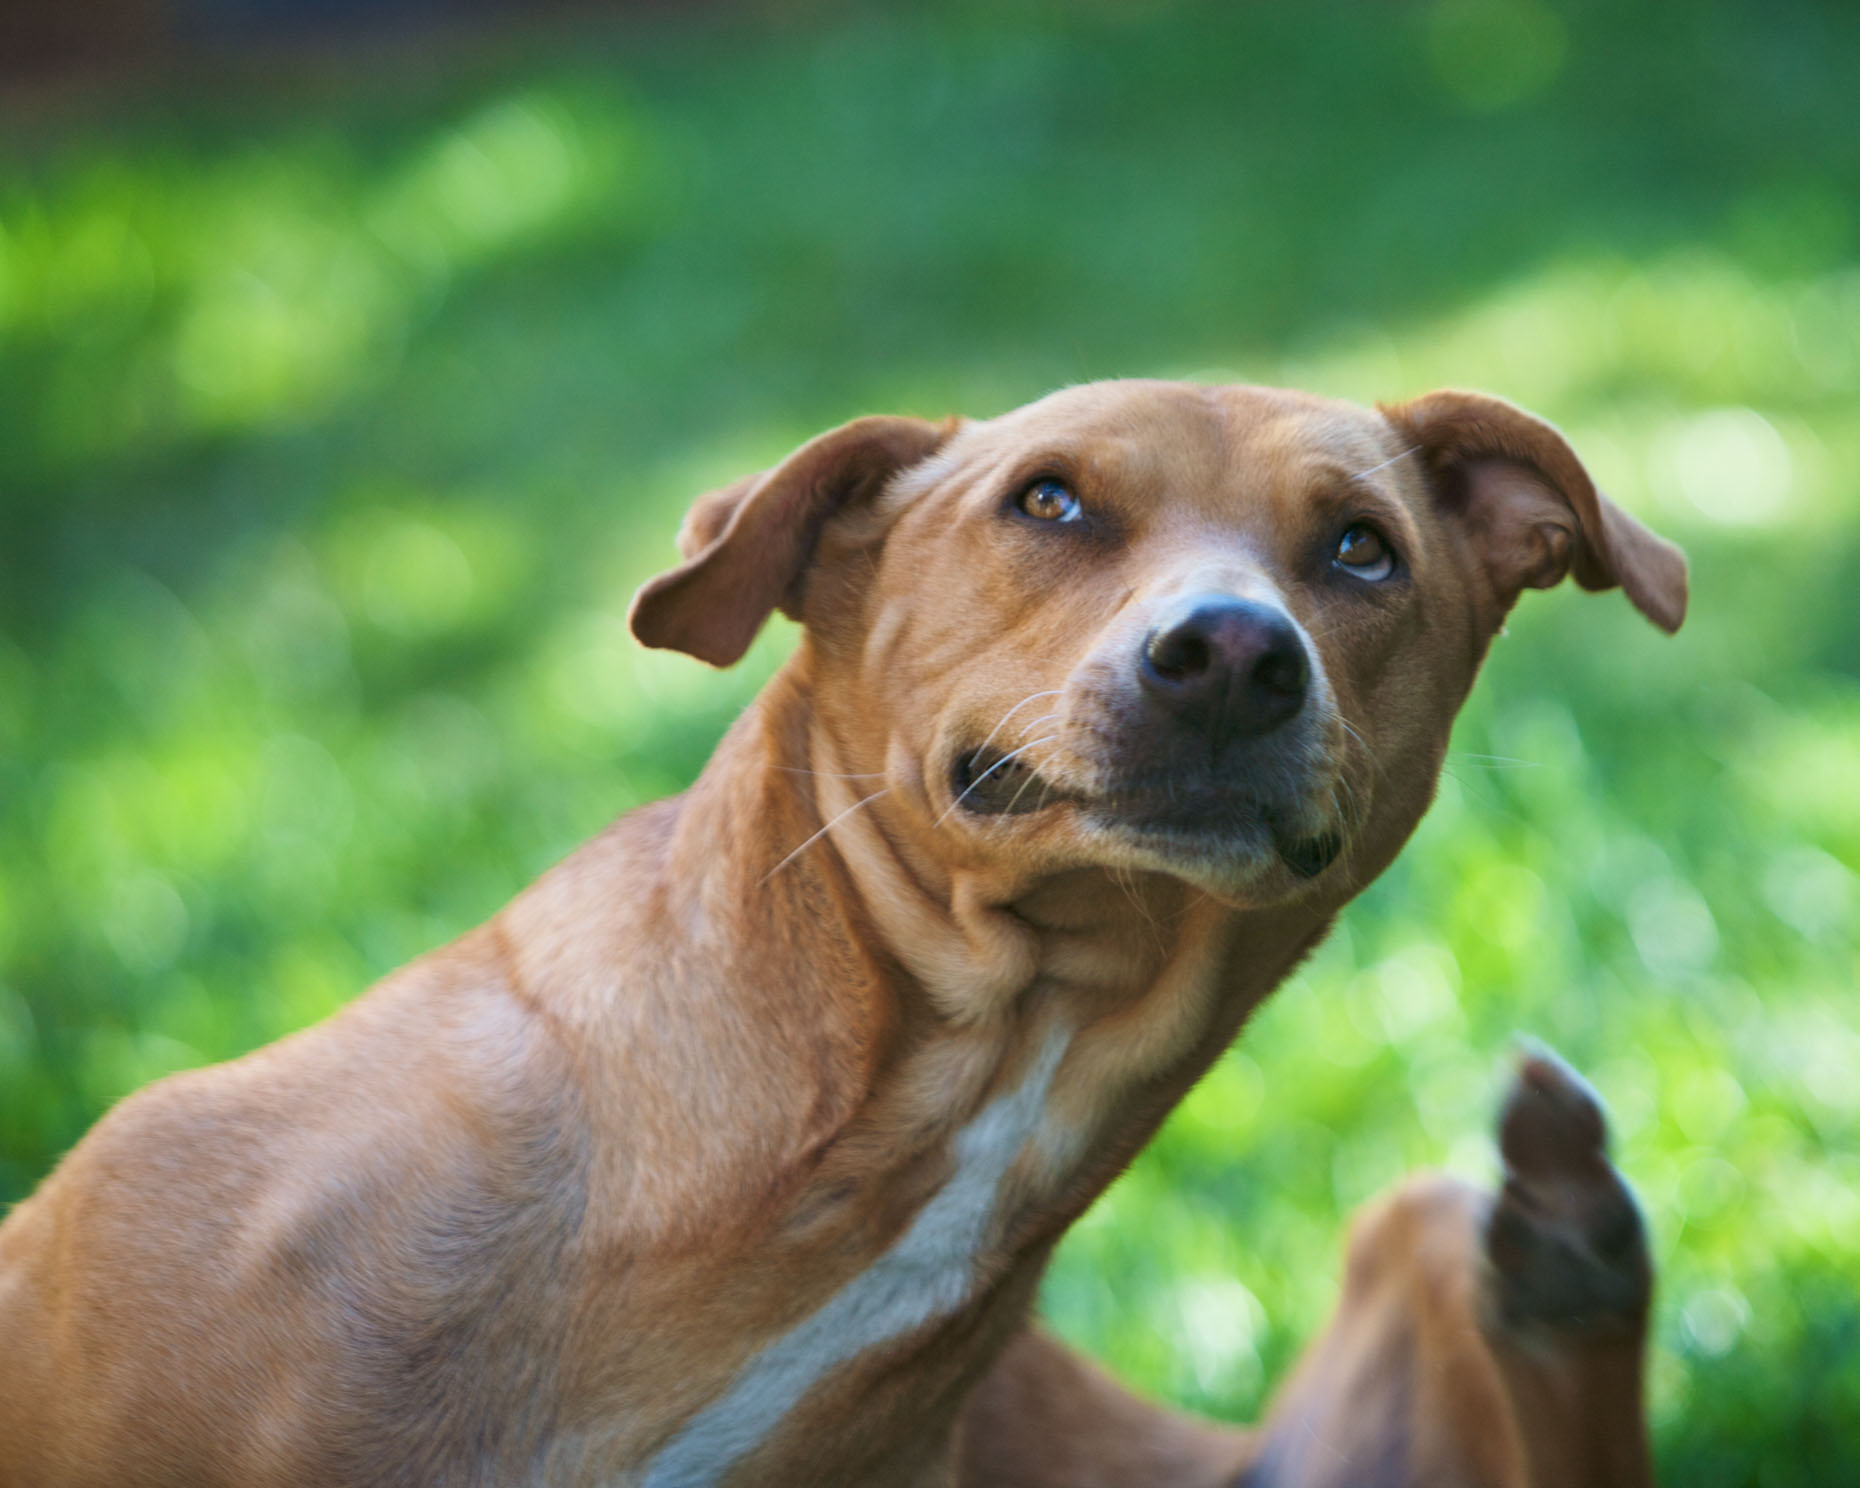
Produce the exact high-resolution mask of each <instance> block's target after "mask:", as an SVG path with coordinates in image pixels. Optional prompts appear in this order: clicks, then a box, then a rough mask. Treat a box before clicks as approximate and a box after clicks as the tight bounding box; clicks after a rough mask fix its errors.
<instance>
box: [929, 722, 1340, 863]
mask: <svg viewBox="0 0 1860 1488" xmlns="http://www.w3.org/2000/svg"><path fill="white" fill-rule="evenodd" d="M950 793H951V799H952V801H953V802H954V803H955V807H956V809H960V810H962V811H964V812H967V813H969V814H970V815H973V816H982V817H987V816H1028V815H1036V814H1039V813H1043V812H1050V811H1056V810H1060V809H1069V810H1070V812H1071V813H1072V815H1073V816H1074V818H1075V819H1076V821H1077V823H1078V824H1079V826H1080V827H1082V828H1083V829H1084V831H1085V832H1086V834H1087V835H1088V837H1089V838H1091V839H1095V840H1097V841H1098V842H1100V843H1102V844H1103V846H1104V847H1105V849H1106V856H1107V859H1108V861H1109V862H1110V864H1111V865H1113V866H1119V867H1123V866H1129V867H1142V868H1149V869H1154V870H1157V871H1160V872H1165V873H1170V874H1173V875H1175V876H1176V877H1179V878H1184V879H1188V880H1189V881H1191V882H1193V883H1196V884H1198V885H1200V886H1202V887H1204V888H1207V889H1209V890H1210V891H1212V892H1215V893H1220V894H1224V895H1236V896H1244V897H1249V898H1250V897H1254V896H1256V895H1257V894H1258V893H1259V892H1260V891H1262V890H1267V891H1270V890H1271V889H1272V888H1273V887H1274V886H1275V885H1276V887H1278V888H1279V889H1281V890H1283V891H1286V892H1296V891H1297V890H1298V889H1299V888H1301V887H1303V886H1305V885H1308V884H1310V883H1312V882H1314V881H1315V880H1317V879H1319V878H1321V877H1322V876H1323V875H1324V873H1325V872H1326V871H1327V870H1328V869H1329V868H1330V867H1331V865H1332V864H1334V863H1335V862H1336V861H1337V860H1338V858H1339V857H1341V856H1342V854H1343V849H1344V839H1343V835H1342V833H1340V832H1339V831H1337V830H1336V829H1335V827H1332V826H1328V825H1319V826H1317V827H1316V828H1315V829H1313V828H1312V827H1311V826H1310V825H1308V824H1307V823H1306V822H1305V821H1304V820H1303V818H1304V817H1305V813H1304V812H1303V811H1301V810H1298V809H1296V808H1284V807H1279V806H1276V805H1274V804H1271V803H1268V802H1262V801H1258V800H1255V799H1253V798H1251V797H1249V796H1247V795H1245V794H1244V793H1242V792H1239V791H1234V790H1214V789H1208V788H1205V787H1204V788H1199V789H1192V790H1191V789H1177V788H1172V787H1170V786H1167V785H1165V786H1163V787H1160V788H1158V787H1154V786H1151V787H1144V788H1138V789H1112V790H1108V791H1104V792H1096V793H1086V792H1081V791H1078V790H1072V789H1067V788H1065V787H1062V786H1059V785H1057V784H1055V783H1054V782H1052V781H1049V780H1046V779H1044V778H1042V777H1041V776H1040V774H1039V773H1038V772H1037V771H1035V770H1034V769H1032V768H1031V767H1030V766H1028V765H1026V764H1024V763H1022V762H1021V761H1020V760H1017V759H1015V758H1013V757H1012V756H1009V755H1006V754H999V753H995V752H993V751H989V750H970V751H968V752H967V753H964V754H961V755H958V756H957V757H956V759H955V761H954V763H953V764H952V766H951V768H950ZM1275 897H1278V896H1275Z"/></svg>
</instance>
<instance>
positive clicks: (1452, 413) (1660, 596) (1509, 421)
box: [1380, 389, 1686, 635]
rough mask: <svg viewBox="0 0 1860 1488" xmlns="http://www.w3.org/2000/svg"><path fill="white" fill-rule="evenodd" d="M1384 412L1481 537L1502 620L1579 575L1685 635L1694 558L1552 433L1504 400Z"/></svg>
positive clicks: (1443, 400) (1447, 397) (1455, 397)
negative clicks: (1623, 504) (1528, 598)
mask: <svg viewBox="0 0 1860 1488" xmlns="http://www.w3.org/2000/svg"><path fill="white" fill-rule="evenodd" d="M1380 408H1381V412H1382V414H1383V416H1384V417H1385V418H1387V419H1388V420H1389V422H1390V423H1391V424H1392V425H1393V426H1394V428H1395V433H1396V436H1397V438H1399V439H1401V440H1402V442H1403V443H1404V444H1406V445H1409V446H1412V447H1413V448H1414V449H1415V450H1416V451H1417V452H1418V453H1419V455H1420V457H1421V459H1422V461H1423V462H1424V466H1425V469H1426V472H1427V476H1428V479H1429V481H1430V483H1431V484H1432V486H1433V489H1434V491H1435V493H1436V496H1437V497H1438V499H1439V500H1440V501H1441V503H1442V505H1443V506H1444V507H1445V508H1446V509H1447V510H1448V511H1450V512H1452V513H1453V514H1454V516H1456V517H1457V518H1458V519H1459V520H1460V521H1461V522H1462V523H1463V524H1464V525H1465V527H1466V529H1467V530H1468V531H1469V532H1470V534H1471V536H1472V540H1473V542H1474V544H1475V546H1476V547H1477V548H1478V550H1479V553H1480V555H1481V556H1482V557H1483V559H1484V561H1485V565H1486V572H1487V575H1488V576H1489V578H1490V580H1491V584H1492V589H1493V594H1494V596H1495V598H1496V600H1497V603H1498V606H1499V611H1500V613H1501V614H1503V612H1504V611H1506V610H1508V609H1510V608H1511V605H1512V603H1513V602H1514V601H1515V600H1516V599H1517V597H1518V595H1519V593H1520V592H1521V591H1522V590H1525V589H1548V588H1549V587H1550V586H1551V585H1553V584H1556V583H1559V582H1561V581H1562V579H1563V578H1564V577H1565V576H1566V575H1571V574H1573V575H1574V576H1575V580H1576V582H1577V583H1578V584H1580V585H1582V587H1583V588H1585V589H1612V588H1614V587H1615V586H1616V585H1617V584H1619V585H1620V586H1621V588H1622V590H1623V592H1625V593H1626V595H1627V597H1628V598H1629V599H1630V600H1632V601H1633V602H1634V607H1635V608H1636V609H1638V610H1639V611H1640V612H1641V613H1642V614H1643V615H1645V616H1646V617H1647V618H1648V619H1649V620H1651V621H1652V622H1653V623H1654V624H1655V625H1657V626H1659V627H1660V629H1662V630H1664V631H1666V632H1667V633H1668V634H1669V635H1670V634H1671V633H1672V632H1673V631H1676V630H1678V629H1679V624H1680V622H1681V621H1682V620H1684V619H1685V616H1686V559H1685V555H1684V554H1683V553H1681V552H1680V551H1679V549H1678V548H1676V547H1674V546H1673V544H1671V543H1669V542H1668V541H1666V539H1665V538H1663V537H1659V536H1657V535H1656V534H1654V533H1652V532H1649V531H1648V530H1647V529H1646V528H1645V527H1643V526H1641V524H1640V523H1639V522H1637V521H1635V520H1634V519H1633V518H1632V517H1630V516H1629V515H1628V514H1627V513H1626V512H1624V511H1622V510H1621V508H1620V507H1618V506H1616V505H1615V504H1614V503H1613V502H1612V501H1610V500H1609V499H1608V498H1607V497H1606V496H1604V495H1602V494H1601V492H1599V491H1597V490H1596V489H1595V482H1594V481H1592V480H1590V479H1589V472H1588V471H1586V470H1585V469H1583V467H1582V462H1581V461H1580V460H1579V459H1577V458H1576V452H1575V451H1574V450H1572V449H1571V448H1570V447H1569V445H1568V444H1567V443H1566V442H1565V440H1564V438H1563V436H1562V435H1561V434H1559V433H1558V432H1557V431H1556V429H1554V428H1553V427H1552V426H1551V425H1549V424H1547V423H1545V422H1544V421H1543V420H1542V419H1540V418H1537V417H1535V416H1534V415H1532V414H1529V413H1526V412H1525V411H1524V410H1523V409H1522V408H1519V407H1517V406H1515V405H1514V404H1511V403H1507V402H1506V401H1505V400H1504V399H1502V398H1492V397H1488V396H1486V395H1485V394H1483V393H1466V392H1459V391H1455V390H1451V389H1448V390H1443V391H1441V392H1434V393H1427V394H1425V395H1424V396H1422V397H1419V398H1415V399H1412V400H1410V401H1409V402H1406V403H1399V404H1392V405H1391V404H1382V405H1380Z"/></svg>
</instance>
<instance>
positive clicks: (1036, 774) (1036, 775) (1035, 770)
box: [1007, 735, 1057, 812]
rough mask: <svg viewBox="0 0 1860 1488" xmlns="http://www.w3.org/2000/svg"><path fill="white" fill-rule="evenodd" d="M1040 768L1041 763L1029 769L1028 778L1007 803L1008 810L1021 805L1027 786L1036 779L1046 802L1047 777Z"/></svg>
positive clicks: (1042, 800) (1042, 798)
mask: <svg viewBox="0 0 1860 1488" xmlns="http://www.w3.org/2000/svg"><path fill="white" fill-rule="evenodd" d="M1054 737H1057V736H1056V735H1055V736H1054ZM1040 768H1041V767H1040V766H1039V765H1035V766H1033V767H1032V769H1031V770H1030V771H1029V773H1028V775H1027V778H1026V779H1025V780H1023V781H1021V783H1020V789H1019V790H1017V791H1015V792H1014V794H1013V796H1012V797H1011V798H1010V799H1009V801H1008V803H1007V809H1008V811H1010V812H1011V811H1013V809H1014V808H1015V807H1016V806H1018V805H1020V798H1021V797H1022V796H1024V795H1025V794H1026V793H1027V787H1028V786H1030V785H1032V784H1033V782H1034V781H1036V780H1037V781H1039V782H1040V789H1041V802H1042V804H1044V802H1045V791H1046V777H1045V776H1044V775H1042V774H1041V773H1040Z"/></svg>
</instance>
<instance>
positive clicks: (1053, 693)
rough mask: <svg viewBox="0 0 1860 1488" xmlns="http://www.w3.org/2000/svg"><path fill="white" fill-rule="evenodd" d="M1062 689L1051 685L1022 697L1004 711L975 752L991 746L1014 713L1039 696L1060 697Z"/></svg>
mask: <svg viewBox="0 0 1860 1488" xmlns="http://www.w3.org/2000/svg"><path fill="white" fill-rule="evenodd" d="M1062 691H1064V689H1063V688H1059V687H1049V688H1047V689H1046V691H1044V692H1030V693H1028V694H1027V695H1026V696H1025V697H1024V698H1022V699H1021V700H1020V701H1019V702H1018V703H1016V704H1015V705H1014V706H1013V707H1011V708H1009V709H1008V710H1007V712H1005V713H1003V714H1002V715H1001V718H1000V721H999V722H998V723H996V724H995V726H994V727H993V728H991V729H990V730H989V731H988V737H987V738H986V739H984V740H982V742H981V743H980V744H977V745H976V746H975V752H976V753H977V754H980V753H981V752H982V751H983V750H984V749H986V748H987V747H988V746H989V745H990V744H992V743H994V740H995V735H996V734H998V733H1000V732H1001V730H1002V728H1003V727H1005V726H1006V724H1007V721H1008V720H1009V719H1010V718H1012V717H1013V716H1014V715H1015V714H1016V713H1018V712H1020V710H1021V709H1022V708H1024V707H1026V706H1027V704H1029V703H1031V702H1033V701H1035V700H1036V699H1038V698H1043V697H1058V696H1059V694H1060V693H1061V692H1062ZM1023 732H1024V730H1023Z"/></svg>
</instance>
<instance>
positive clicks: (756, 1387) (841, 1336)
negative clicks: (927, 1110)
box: [641, 1029, 1070, 1488]
mask: <svg viewBox="0 0 1860 1488" xmlns="http://www.w3.org/2000/svg"><path fill="white" fill-rule="evenodd" d="M1069 1042H1070V1034H1069V1032H1068V1031H1067V1030H1065V1029H1054V1030H1053V1031H1052V1032H1051V1033H1049V1034H1048V1036H1047V1038H1046V1041H1045V1043H1044V1044H1043V1045H1042V1046H1041V1048H1040V1051H1039V1053H1038V1054H1037V1055H1036V1056H1035V1057H1034V1060H1033V1062H1032V1064H1031V1065H1029V1067H1028V1069H1027V1071H1026V1073H1025V1074H1024V1075H1023V1076H1022V1077H1021V1080H1020V1083H1019V1084H1018V1085H1016V1086H1015V1087H1014V1088H1013V1089H1011V1090H1007V1091H1003V1092H1002V1093H1001V1094H1000V1095H998V1096H996V1097H995V1098H994V1099H993V1100H992V1101H990V1102H989V1103H988V1104H987V1105H986V1106H984V1107H983V1108H982V1109H981V1110H980V1111H978V1112H976V1114H975V1115H974V1116H973V1117H971V1118H970V1120H969V1121H968V1123H967V1124H966V1125H965V1126H963V1127H962V1128H961V1130H959V1131H958V1132H957V1133H956V1136H955V1139H954V1143H953V1149H954V1156H955V1161H956V1167H955V1171H954V1172H953V1173H952V1174H951V1175H950V1178H949V1181H948V1182H947V1183H945V1184H944V1185H943V1187H942V1188H941V1189H939V1190H938V1191H937V1192H936V1194H935V1195H934V1196H933V1197H932V1198H931V1199H930V1201H929V1202H928V1203H927V1204H925V1205H924V1207H923V1208H922V1209H921V1210H920V1211H918V1214H917V1217H916V1219H914V1220H913V1221H912V1222H911V1226H910V1228H909V1229H907V1230H906V1231H905V1232H904V1233H903V1234H902V1235H901V1236H899V1237H898V1239H897V1240H896V1241H894V1242H893V1243H892V1245H891V1247H890V1249H888V1250H887V1251H885V1253H884V1254H883V1255H881V1256H879V1258H878V1259H877V1260H876V1261H874V1262H873V1263H872V1264H871V1265H870V1266H868V1267H867V1268H866V1269H865V1270H864V1271H862V1272H861V1273H860V1274H859V1275H858V1276H856V1277H854V1278H853V1279H852V1280H851V1281H849V1282H848V1283H847V1284H846V1285H845V1286H844V1287H842V1288H841V1289H840V1290H839V1291H838V1292H836V1293H835V1294H834V1295H833V1297H832V1298H831V1299H830V1300H829V1301H828V1302H826V1304H825V1305H823V1306H822V1307H821V1308H820V1309H819V1310H818V1311H817V1312H815V1313H813V1314H812V1315H811V1316H810V1317H808V1318H806V1319H805V1320H804V1321H802V1322H800V1323H798V1324H796V1325H795V1326H794V1327H793V1328H791V1329H790V1330H789V1331H788V1332H786V1333H784V1334H783V1335H782V1336H781V1337H780V1338H777V1339H776V1340H775V1341H774V1342H772V1343H770V1344H767V1345H766V1346H764V1347H763V1348H762V1349H761V1351H760V1352H758V1353H757V1354H756V1355H755V1356H754V1357H753V1358H751V1359H750V1360H749V1362H748V1363H747V1364H745V1365H744V1366H743V1367H742V1369H740V1370H739V1371H738V1372H737V1375H736V1378H735V1379H734V1380H733V1381H731V1383H730V1387H729V1388H728V1389H727V1390H725V1391H724V1393H723V1394H722V1395H720V1396H718V1398H717V1399H715V1400H713V1401H712V1402H711V1403H710V1404H709V1405H707V1406H706V1407H705V1408H704V1409H703V1410H701V1411H699V1412H698V1413H697V1414H696V1415H695V1416H693V1417H692V1418H691V1419H690V1420H689V1421H687V1422H686V1423H685V1425H684V1427H683V1429H681V1430H680V1431H679V1433H678V1434H677V1435H676V1436H674V1437H673V1438H672V1439H671V1440H670V1441H669V1442H667V1443H666V1444H665V1446H664V1447H663V1448H662V1449H661V1450H660V1451H659V1453H658V1455H657V1456H655V1457H654V1458H653V1459H652V1461H651V1462H649V1463H648V1464H647V1465H646V1471H645V1475H644V1477H643V1478H642V1479H641V1482H642V1484H643V1485H644V1488H706V1485H709V1484H712V1483H716V1482H717V1481H719V1480H720V1479H721V1478H722V1477H723V1475H724V1474H725V1473H727V1472H728V1471H729V1470H730V1468H731V1466H732V1465H733V1464H735V1463H736V1462H739V1461H740V1460H742V1458H744V1457H746V1456H747V1455H748V1454H749V1453H751V1452H753V1451H754V1450H755V1449H756V1448H757V1447H758V1446H760V1445H761V1444H762V1443H763V1442H764V1441H766V1440H767V1439H768V1437H769V1436H770V1435H771V1434H772V1433H773V1432H774V1431H775V1429H776V1428H777V1427H778V1426H779V1425H780V1424H781V1422H782V1420H783V1419H784V1418H785V1417H786V1416H787V1415H788V1413H789V1412H790V1411H791V1410H793V1409H794V1407H795V1406H796V1405H798V1404H799V1403H800V1402H801V1400H802V1399H803V1398H804V1397H805V1396H806V1395H807V1393H808V1392H809V1391H810V1390H811V1389H812V1388H813V1387H814V1385H815V1384H816V1383H818V1382H819V1381H820V1380H821V1379H822V1378H824V1377H825V1376H826V1375H827V1374H828V1373H829V1372H830V1371H832V1370H833V1369H836V1368H838V1367H839V1366H840V1365H842V1364H845V1363H847V1362H848V1361H850V1360H852V1359H855V1358H857V1357H858V1356H859V1355H860V1354H863V1353H865V1352H866V1351H867V1350H869V1349H873V1348H877V1347H879V1346H881V1345H883V1344H885V1343H888V1342H890V1341H892V1340H893V1339H897V1338H901V1337H903V1336H904V1335H906V1334H908V1333H910V1332H912V1331H914V1330H915V1329H917V1328H920V1327H922V1326H923V1325H924V1324H925V1323H928V1322H930V1321H931V1320H932V1319H935V1318H939V1317H946V1316H948V1315H949V1314H951V1313H953V1312H955V1311H957V1309H959V1308H960V1307H961V1306H962V1304H963V1303H964V1302H966V1301H967V1300H968V1298H969V1295H970V1292H971V1289H972V1287H973V1281H974V1273H975V1261H976V1257H977V1255H978V1254H979V1253H980V1251H981V1248H982V1246H983V1244H984V1243H985V1242H986V1241H987V1239H988V1237H989V1232H990V1230H991V1228H992V1227H993V1225H994V1222H995V1219H996V1211H997V1209H998V1208H999V1207H1000V1196H1001V1186H1002V1183H1003V1181H1004V1180H1005V1178H1006V1177H1007V1173H1008V1170H1009V1168H1011V1167H1012V1166H1013V1164H1014V1161H1015V1159H1016V1158H1017V1157H1018V1156H1019V1155H1020V1154H1021V1152H1022V1151H1023V1150H1024V1149H1025V1148H1026V1146H1027V1144H1028V1142H1029V1141H1030V1140H1031V1139H1032V1138H1033V1137H1034V1136H1035V1135H1036V1134H1037V1133H1038V1131H1039V1128H1040V1124H1041V1119H1042V1117H1043V1115H1044V1113H1045V1107H1046V1098H1047V1093H1048V1091H1049V1090H1050V1089H1051V1087H1052V1083H1053V1075H1054V1072H1055V1071H1056V1070H1057V1069H1058V1068H1059V1062H1060V1060H1061V1059H1062V1058H1063V1057H1064V1056H1065V1052H1066V1046H1067V1044H1068V1043H1069Z"/></svg>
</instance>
